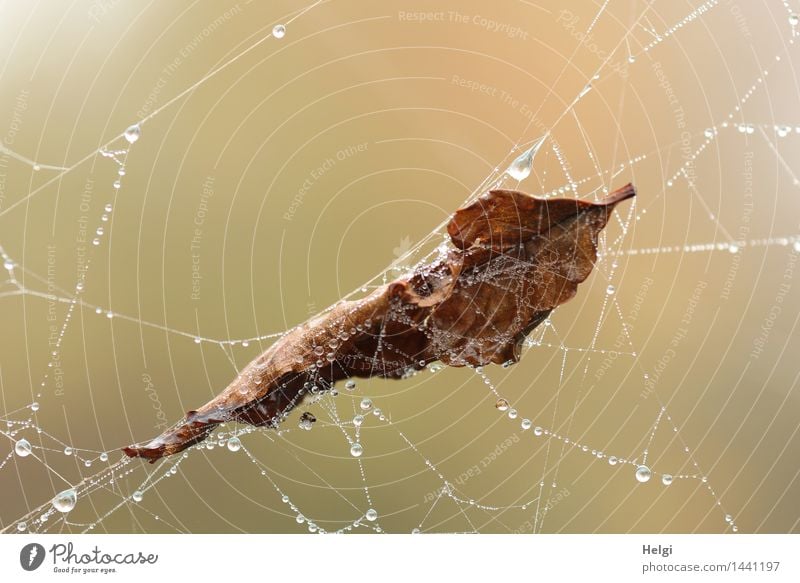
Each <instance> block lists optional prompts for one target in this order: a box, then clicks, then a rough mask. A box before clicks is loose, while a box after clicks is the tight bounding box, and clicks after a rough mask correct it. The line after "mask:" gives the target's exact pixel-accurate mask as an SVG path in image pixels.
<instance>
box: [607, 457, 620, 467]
mask: <svg viewBox="0 0 800 583" xmlns="http://www.w3.org/2000/svg"><path fill="white" fill-rule="evenodd" d="M617 461H619V460H617V456H615V455H612V456H611V457H610V458H608V465H610V466H616V465H617Z"/></svg>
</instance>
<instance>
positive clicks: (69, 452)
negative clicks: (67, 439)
mask: <svg viewBox="0 0 800 583" xmlns="http://www.w3.org/2000/svg"><path fill="white" fill-rule="evenodd" d="M64 455H72V448H71V447H69V446H67V447H65V448H64Z"/></svg>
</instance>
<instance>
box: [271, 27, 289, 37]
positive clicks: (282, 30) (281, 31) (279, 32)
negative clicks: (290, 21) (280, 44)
mask: <svg viewBox="0 0 800 583" xmlns="http://www.w3.org/2000/svg"><path fill="white" fill-rule="evenodd" d="M272 36H274V37H275V38H283V37H284V36H286V27H285V26H284V25H282V24H276V25H275V26H273V27H272Z"/></svg>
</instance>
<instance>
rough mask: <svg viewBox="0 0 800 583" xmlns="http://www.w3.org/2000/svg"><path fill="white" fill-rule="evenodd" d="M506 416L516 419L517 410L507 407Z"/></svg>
mask: <svg viewBox="0 0 800 583" xmlns="http://www.w3.org/2000/svg"><path fill="white" fill-rule="evenodd" d="M508 418H509V419H516V418H517V410H516V409H509V410H508Z"/></svg>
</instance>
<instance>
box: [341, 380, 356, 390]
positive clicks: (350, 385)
mask: <svg viewBox="0 0 800 583" xmlns="http://www.w3.org/2000/svg"><path fill="white" fill-rule="evenodd" d="M344 388H345V389H347V390H348V391H352V390H353V389H355V388H356V382H355V381H347V382H346V383H345V384H344Z"/></svg>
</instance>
